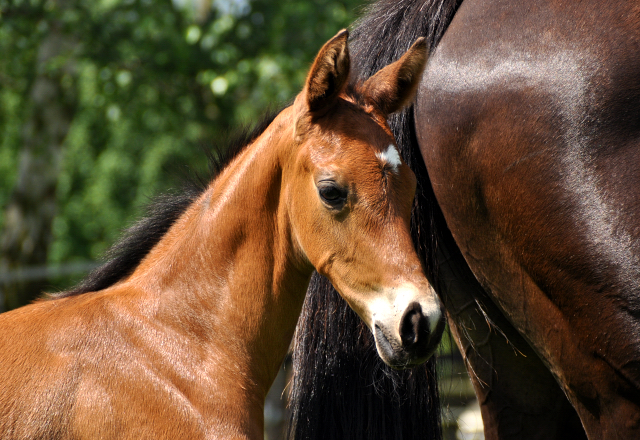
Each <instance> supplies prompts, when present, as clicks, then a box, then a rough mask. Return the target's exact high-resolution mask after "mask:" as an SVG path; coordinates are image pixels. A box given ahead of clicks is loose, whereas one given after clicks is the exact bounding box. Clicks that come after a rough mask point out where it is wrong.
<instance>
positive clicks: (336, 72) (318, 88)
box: [305, 29, 349, 113]
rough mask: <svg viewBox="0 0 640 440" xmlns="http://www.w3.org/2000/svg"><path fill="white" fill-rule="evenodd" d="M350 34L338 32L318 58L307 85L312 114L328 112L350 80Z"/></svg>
mask: <svg viewBox="0 0 640 440" xmlns="http://www.w3.org/2000/svg"><path fill="white" fill-rule="evenodd" d="M347 38H349V32H348V31H347V30H346V29H343V30H341V31H340V32H338V33H337V34H336V35H335V36H334V37H333V38H332V39H331V40H329V41H327V42H326V43H325V45H324V46H322V49H320V52H319V53H318V55H317V56H316V59H315V61H314V62H313V66H311V70H310V71H309V75H308V76H307V82H306V85H305V91H306V99H307V105H308V106H309V110H310V111H311V112H312V113H322V112H324V111H325V110H328V109H329V108H330V107H331V106H332V105H333V104H334V103H335V102H336V100H337V99H338V96H339V95H340V93H341V92H342V90H343V89H344V87H345V85H346V84H347V80H348V79H349V48H348V47H347Z"/></svg>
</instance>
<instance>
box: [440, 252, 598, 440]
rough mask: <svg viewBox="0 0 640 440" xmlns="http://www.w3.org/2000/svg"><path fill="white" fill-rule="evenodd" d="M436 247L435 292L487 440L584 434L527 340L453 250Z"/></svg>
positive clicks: (561, 437) (548, 437)
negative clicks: (472, 390) (475, 398)
mask: <svg viewBox="0 0 640 440" xmlns="http://www.w3.org/2000/svg"><path fill="white" fill-rule="evenodd" d="M447 248H450V247H449V246H442V245H441V246H440V247H439V249H440V254H439V255H438V257H437V258H438V263H439V266H438V268H439V271H438V275H439V276H438V280H437V282H438V291H439V292H440V293H441V297H442V298H443V299H444V302H445V306H446V309H447V315H448V319H449V324H450V326H451V329H452V332H453V335H454V338H455V339H456V342H457V344H458V347H459V348H460V351H461V352H462V354H463V357H464V359H465V362H466V364H467V370H468V371H469V375H470V376H471V380H472V382H473V386H474V388H475V391H476V395H477V396H478V400H479V402H480V407H481V410H482V418H483V421H484V428H485V436H486V438H487V439H580V438H586V435H585V433H584V430H583V428H582V425H581V423H580V420H579V418H578V415H577V413H576V411H575V410H574V408H573V407H572V406H571V404H570V403H569V401H568V400H567V398H566V396H565V395H564V393H563V392H562V390H561V389H560V387H559V386H558V384H557V382H556V381H555V379H554V378H553V376H552V375H551V373H550V372H549V370H548V369H547V368H546V366H545V365H544V364H543V363H542V361H541V360H540V358H539V357H538V356H537V355H536V354H535V353H534V351H533V350H532V349H531V347H530V346H529V344H528V343H527V342H526V341H525V340H524V339H523V338H522V336H520V334H519V333H518V332H517V331H516V330H515V329H514V328H513V326H512V325H511V324H510V323H509V322H508V321H507V320H506V319H505V318H504V316H503V315H502V313H501V312H500V310H499V309H498V308H497V307H496V306H495V304H493V302H491V301H490V300H489V299H488V297H487V296H486V294H485V292H484V290H483V289H482V288H481V287H480V285H479V284H478V283H477V281H476V280H475V277H474V276H473V274H472V273H471V271H470V270H469V268H468V266H467V265H466V263H465V261H464V259H463V258H462V256H461V255H460V253H459V252H458V250H457V249H455V250H454V251H453V252H448V249H447Z"/></svg>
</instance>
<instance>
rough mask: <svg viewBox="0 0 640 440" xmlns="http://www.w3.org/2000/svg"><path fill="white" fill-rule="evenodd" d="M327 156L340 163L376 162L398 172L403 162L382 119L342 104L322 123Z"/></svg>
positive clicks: (349, 104)
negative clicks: (353, 161)
mask: <svg viewBox="0 0 640 440" xmlns="http://www.w3.org/2000/svg"><path fill="white" fill-rule="evenodd" d="M322 125H324V127H323V130H322V132H323V133H324V134H327V135H328V136H327V140H329V144H330V145H331V147H330V148H329V149H330V153H329V154H330V155H331V156H334V157H335V158H339V159H341V160H347V161H348V160H350V159H351V160H355V161H358V160H363V159H364V158H368V159H376V160H377V161H379V162H381V163H382V164H383V165H386V166H389V167H392V168H398V167H399V166H400V165H401V163H402V161H401V160H400V155H399V153H398V149H397V148H396V145H395V141H394V138H393V135H392V133H391V130H390V129H389V127H388V126H387V123H386V121H385V118H384V117H383V116H381V115H376V114H375V113H373V112H371V111H368V110H367V109H365V108H363V107H362V106H360V105H358V104H356V103H354V102H350V101H347V100H344V101H342V102H341V105H338V106H337V108H336V109H335V111H333V112H332V114H331V115H330V116H328V117H327V119H326V120H325V121H324V122H323V124H322Z"/></svg>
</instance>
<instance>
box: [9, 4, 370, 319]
mask: <svg viewBox="0 0 640 440" xmlns="http://www.w3.org/2000/svg"><path fill="white" fill-rule="evenodd" d="M360 3H361V0H342V1H336V0H281V1H277V2H276V1H273V0H253V1H249V0H209V1H207V0H173V1H169V0H95V1H91V2H88V1H83V0H12V1H7V0H0V51H1V53H2V54H3V56H2V57H1V58H0V129H1V130H2V131H1V133H2V137H0V207H2V212H3V215H2V216H1V217H0V246H1V252H2V254H1V255H0V309H1V308H2V307H3V303H4V302H6V305H7V306H9V307H15V306H18V305H20V304H24V303H26V302H28V301H29V300H31V299H32V298H34V297H35V296H36V295H38V294H39V292H40V290H41V289H42V288H43V286H46V287H48V288H55V287H63V286H64V285H65V283H69V282H70V281H69V280H68V279H64V280H57V283H58V285H57V286H53V285H52V283H53V282H54V281H52V280H46V284H45V283H43V282H40V284H33V283H24V282H23V283H20V284H16V282H13V281H12V282H8V281H7V280H8V277H7V276H5V278H4V280H5V281H3V277H2V274H3V273H4V274H5V275H6V274H7V272H8V271H9V270H15V269H16V268H18V267H21V266H25V265H29V266H32V265H39V264H44V263H48V264H54V265H55V264H60V263H68V262H74V261H75V262H78V261H87V260H95V259H97V258H99V256H100V255H101V254H102V253H103V252H104V250H105V249H106V248H107V247H108V246H109V245H110V244H111V243H113V241H114V240H115V238H116V237H117V235H118V234H119V231H120V230H121V229H122V228H124V227H125V226H126V225H127V224H128V223H129V222H131V221H132V220H133V219H135V218H136V217H137V216H138V215H139V208H140V207H141V206H143V205H144V204H145V202H146V200H147V198H148V197H150V196H152V195H153V194H156V193H158V192H159V191H163V190H166V189H167V188H168V187H171V186H175V185H176V183H177V180H178V179H179V177H178V174H179V173H174V174H173V175H172V174H167V173H166V172H164V169H165V168H167V166H175V164H176V163H182V164H188V165H189V167H190V168H193V169H195V170H202V169H203V168H204V167H206V163H205V160H204V154H203V152H202V149H201V147H200V145H204V144H207V145H212V147H211V148H214V149H215V148H223V147H224V143H221V142H219V141H218V140H219V139H221V138H223V137H224V133H225V132H226V131H227V130H228V129H229V127H233V126H237V125H239V124H241V123H244V122H247V121H251V120H252V119H253V118H255V117H256V116H257V115H258V114H260V113H262V112H263V111H264V110H265V108H267V107H268V106H270V105H273V104H274V103H276V105H277V104H278V103H282V102H284V101H286V100H289V99H291V98H292V97H293V96H294V95H295V93H296V92H297V91H298V90H299V89H300V88H301V86H302V82H303V80H304V77H305V73H306V69H307V67H308V65H309V63H310V62H311V60H312V59H313V56H314V54H315V53H316V52H317V50H318V49H319V48H320V46H321V45H322V44H323V43H324V42H325V41H326V40H327V39H328V38H330V37H331V36H332V35H333V34H334V33H335V32H337V30H338V29H340V28H341V27H346V26H347V25H348V24H349V23H350V22H351V21H352V20H353V17H354V8H355V7H356V5H359V4H360ZM2 293H4V294H5V295H6V296H7V298H6V300H4V301H3V298H2V296H3V295H2Z"/></svg>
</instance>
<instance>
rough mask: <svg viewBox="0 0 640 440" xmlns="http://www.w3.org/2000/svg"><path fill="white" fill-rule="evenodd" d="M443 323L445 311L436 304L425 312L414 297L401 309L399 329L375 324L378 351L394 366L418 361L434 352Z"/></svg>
mask: <svg viewBox="0 0 640 440" xmlns="http://www.w3.org/2000/svg"><path fill="white" fill-rule="evenodd" d="M444 326H445V320H444V315H443V314H442V312H441V311H440V309H439V308H438V309H437V311H436V310H432V311H431V313H429V314H425V313H424V312H423V307H422V306H421V305H420V303H419V302H417V301H414V302H412V303H410V304H409V305H408V306H407V308H406V309H405V310H404V313H403V314H402V317H401V318H400V323H399V328H398V329H393V328H389V327H385V325H384V324H383V323H382V322H376V323H375V324H374V329H373V330H374V331H373V334H374V337H375V341H376V348H377V350H378V354H379V355H380V357H381V358H382V360H383V361H384V362H385V363H386V364H387V365H389V366H390V367H393V368H410V367H414V366H416V365H419V364H421V363H423V362H425V361H426V360H427V359H429V358H430V357H431V356H432V355H433V353H434V352H435V350H436V348H437V346H438V344H439V343H440V338H441V337H442V332H443V331H444Z"/></svg>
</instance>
